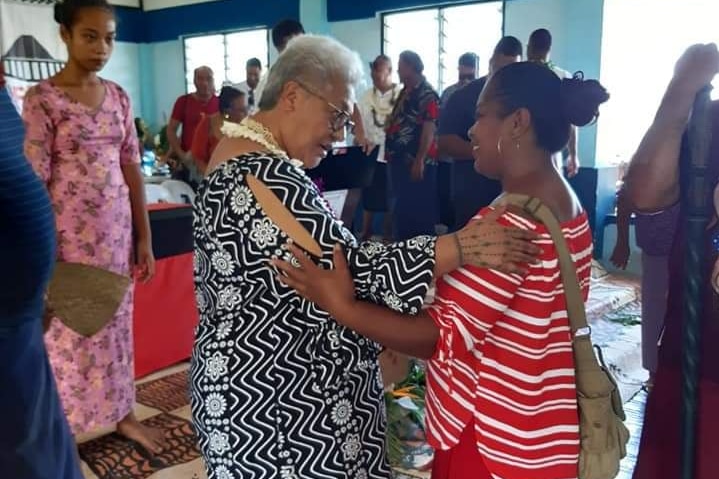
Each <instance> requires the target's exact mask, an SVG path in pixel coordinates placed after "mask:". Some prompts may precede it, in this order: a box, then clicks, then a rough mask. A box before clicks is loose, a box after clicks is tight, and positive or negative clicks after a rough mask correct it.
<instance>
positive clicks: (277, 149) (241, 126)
mask: <svg viewBox="0 0 719 479" xmlns="http://www.w3.org/2000/svg"><path fill="white" fill-rule="evenodd" d="M220 131H221V132H222V134H223V135H225V136H226V137H228V138H243V139H245V140H250V141H252V142H254V143H257V144H258V145H262V146H263V147H264V148H265V149H267V151H269V152H270V153H273V154H275V155H277V156H280V157H282V158H284V159H286V160H288V161H289V162H290V163H291V164H292V165H293V166H295V167H297V168H303V167H304V163H302V162H301V161H300V160H295V159H293V158H290V155H288V154H287V152H286V151H285V150H283V149H282V147H281V146H280V144H279V143H278V142H277V140H276V139H275V136H274V135H273V134H272V132H271V131H270V130H269V129H268V128H267V127H266V126H265V125H263V124H262V123H260V122H259V121H257V120H253V119H252V118H251V117H247V118H245V119H244V120H242V122H240V123H231V122H228V121H226V122H225V124H224V125H222V128H221V129H220Z"/></svg>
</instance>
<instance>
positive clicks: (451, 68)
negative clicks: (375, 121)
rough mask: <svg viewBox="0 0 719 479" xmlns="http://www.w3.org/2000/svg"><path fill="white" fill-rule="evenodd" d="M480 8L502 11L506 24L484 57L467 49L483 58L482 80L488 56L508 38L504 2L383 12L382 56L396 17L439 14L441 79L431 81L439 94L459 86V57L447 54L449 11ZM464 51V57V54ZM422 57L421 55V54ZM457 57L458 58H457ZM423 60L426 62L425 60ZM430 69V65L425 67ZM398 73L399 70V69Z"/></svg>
mask: <svg viewBox="0 0 719 479" xmlns="http://www.w3.org/2000/svg"><path fill="white" fill-rule="evenodd" d="M480 4H495V5H496V6H497V7H498V8H499V9H500V10H501V16H502V22H501V27H500V29H499V30H498V32H497V34H498V35H497V38H494V36H493V37H492V38H493V39H492V42H493V43H491V45H490V44H487V45H485V46H484V48H483V49H484V50H485V53H484V54H482V53H480V52H479V51H478V48H477V47H476V46H473V45H467V48H466V49H465V51H470V52H475V53H477V54H478V55H479V57H480V58H479V61H480V65H479V69H478V77H479V76H482V74H484V73H486V71H487V68H488V64H489V56H488V54H487V53H486V52H491V51H492V50H493V49H494V47H495V45H496V42H498V41H499V40H500V38H501V37H502V36H503V35H504V21H505V13H506V9H505V2H504V1H502V0H484V1H479V2H467V3H462V4H457V5H449V6H438V7H421V8H413V9H407V10H400V11H387V12H383V13H382V14H381V21H382V52H383V53H384V54H387V50H388V45H389V41H390V40H389V39H390V38H391V34H389V32H388V30H389V28H390V27H389V25H388V21H387V20H388V18H389V17H392V16H393V15H402V14H406V13H413V12H429V11H434V12H436V15H435V19H436V21H437V22H438V28H437V34H438V41H437V45H438V49H439V51H438V56H437V59H438V65H437V71H438V74H437V78H429V77H428V78H427V80H428V81H429V83H430V84H431V85H432V86H433V87H435V89H436V90H437V91H438V92H440V93H441V92H442V91H443V90H444V89H445V88H447V87H448V86H450V85H452V84H454V83H456V81H457V77H456V73H455V71H456V68H457V60H458V59H459V57H458V55H457V54H456V53H455V54H454V55H452V56H450V54H449V53H448V52H447V50H446V48H445V45H446V43H447V40H446V39H447V37H448V35H450V34H451V29H449V28H447V23H448V20H447V11H451V10H453V9H456V8H462V7H467V6H473V5H480ZM465 51H463V52H462V53H464V52H465ZM417 53H419V54H420V56H422V55H421V52H417ZM453 57H454V58H453ZM422 60H425V59H424V58H423V59H422ZM392 61H393V63H395V64H396V62H397V61H398V59H397V58H392ZM425 65H426V63H425ZM395 72H396V68H395Z"/></svg>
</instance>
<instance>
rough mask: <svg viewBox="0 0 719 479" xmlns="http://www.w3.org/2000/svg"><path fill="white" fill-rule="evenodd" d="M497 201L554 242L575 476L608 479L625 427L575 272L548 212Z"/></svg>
mask: <svg viewBox="0 0 719 479" xmlns="http://www.w3.org/2000/svg"><path fill="white" fill-rule="evenodd" d="M496 203H497V204H508V205H514V206H517V207H519V208H521V209H522V210H523V211H524V212H526V213H527V214H529V215H530V216H531V217H532V218H535V219H536V220H537V221H540V222H541V223H543V224H544V226H545V227H546V228H547V230H548V231H549V234H550V236H551V238H552V241H553V242H554V245H555V247H556V250H557V255H558V256H559V266H560V270H561V276H562V283H563V285H564V295H565V298H566V302H567V316H568V317H569V326H570V329H571V333H572V338H573V340H572V350H573V352H574V368H575V381H576V389H577V411H578V413H579V436H580V452H579V471H578V476H579V479H613V478H614V477H616V475H617V474H618V473H619V464H620V461H621V459H622V458H623V457H624V456H626V454H627V450H626V444H627V442H628V441H629V430H628V429H627V428H626V426H624V420H625V419H626V416H625V414H624V408H623V406H622V399H621V396H620V394H619V388H618V387H617V383H616V381H615V379H614V377H613V376H612V374H611V373H610V372H609V370H608V368H607V367H606V364H605V363H604V358H603V357H602V353H601V349H600V348H599V347H597V346H594V347H592V340H591V328H590V327H589V326H588V325H587V317H586V312H585V310H584V299H583V298H582V294H581V289H580V287H579V280H578V279H577V270H576V268H575V266H574V261H573V260H572V257H571V254H570V252H569V247H568V245H567V241H566V239H565V238H564V235H563V234H562V229H561V227H560V226H559V222H558V221H557V219H556V218H555V216H554V214H552V212H551V210H550V209H549V208H547V206H545V205H544V204H542V202H541V201H539V200H538V199H537V198H532V197H529V196H524V195H517V194H507V195H504V196H502V197H500V198H499V199H498V200H497V201H496ZM595 349H596V351H597V354H596V355H595V352H594V351H595Z"/></svg>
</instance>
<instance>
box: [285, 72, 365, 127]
mask: <svg viewBox="0 0 719 479" xmlns="http://www.w3.org/2000/svg"><path fill="white" fill-rule="evenodd" d="M295 83H297V84H298V85H299V86H300V87H302V89H303V90H305V91H306V92H307V93H309V94H310V95H312V96H314V97H317V98H319V99H320V100H322V101H323V102H325V103H327V105H329V107H330V108H332V110H333V117H332V119H331V120H330V122H329V127H330V129H331V130H332V133H337V132H338V131H341V130H344V129H347V128H349V130H350V131H351V130H353V129H354V127H355V122H353V121H352V114H351V113H350V112H348V111H347V110H343V109H342V108H340V107H338V106H337V105H335V104H334V103H332V102H331V101H329V100H328V99H327V98H325V97H324V95H321V94H319V93H317V92H316V91H314V90H313V89H312V88H308V87H307V85H305V84H304V83H302V82H299V81H297V80H295Z"/></svg>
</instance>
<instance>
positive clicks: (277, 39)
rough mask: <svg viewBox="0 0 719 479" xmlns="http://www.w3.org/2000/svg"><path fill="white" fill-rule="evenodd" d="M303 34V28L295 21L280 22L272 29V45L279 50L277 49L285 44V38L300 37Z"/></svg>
mask: <svg viewBox="0 0 719 479" xmlns="http://www.w3.org/2000/svg"><path fill="white" fill-rule="evenodd" d="M304 33H305V28H304V27H303V26H302V24H301V23H300V22H298V21H297V20H294V19H291V18H287V19H285V20H281V21H280V22H279V23H278V24H277V25H275V26H274V28H273V29H272V44H273V45H274V46H275V48H277V49H278V50H279V48H280V47H281V46H282V45H283V44H284V43H285V42H286V40H287V37H293V36H295V35H302V34H304Z"/></svg>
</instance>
